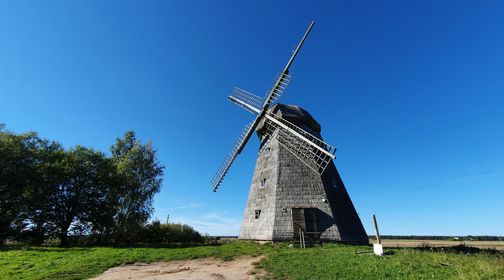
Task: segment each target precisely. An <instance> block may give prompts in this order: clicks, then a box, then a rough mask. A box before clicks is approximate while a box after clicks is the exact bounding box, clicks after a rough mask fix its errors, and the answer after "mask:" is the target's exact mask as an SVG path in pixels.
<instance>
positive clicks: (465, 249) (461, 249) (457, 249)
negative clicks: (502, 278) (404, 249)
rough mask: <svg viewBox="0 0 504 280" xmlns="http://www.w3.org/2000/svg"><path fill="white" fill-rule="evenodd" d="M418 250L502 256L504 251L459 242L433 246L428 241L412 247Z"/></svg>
mask: <svg viewBox="0 0 504 280" xmlns="http://www.w3.org/2000/svg"><path fill="white" fill-rule="evenodd" d="M413 249H415V250H419V251H429V252H443V253H453V254H467V255H472V254H488V255H499V256H504V251H501V250H497V249H480V248H476V247H471V246H466V245H465V244H460V245H457V246H448V247H433V246H431V245H430V244H429V243H423V244H422V245H420V246H419V247H416V248H413Z"/></svg>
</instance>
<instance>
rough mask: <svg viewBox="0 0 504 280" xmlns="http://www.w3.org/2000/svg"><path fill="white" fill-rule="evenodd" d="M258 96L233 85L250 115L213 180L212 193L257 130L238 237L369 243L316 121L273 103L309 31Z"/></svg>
mask: <svg viewBox="0 0 504 280" xmlns="http://www.w3.org/2000/svg"><path fill="white" fill-rule="evenodd" d="M313 24H314V22H312V23H311V24H310V26H309V27H308V30H307V31H306V32H305V34H304V36H303V38H302V39H301V41H300V42H299V44H298V46H297V48H296V49H295V51H294V53H293V54H292V56H291V58H290V59H289V61H288V62H287V65H286V66H285V68H284V69H283V71H282V72H281V73H280V74H279V75H278V77H277V79H276V82H275V84H274V85H273V87H272V89H271V90H270V91H269V92H268V94H267V95H266V97H265V99H262V98H260V97H258V96H256V95H254V94H252V93H249V92H247V91H244V90H241V89H238V88H234V89H233V92H232V94H231V96H229V100H230V101H232V102H233V103H235V104H237V105H239V106H241V107H242V108H244V109H246V110H247V111H249V112H251V113H252V114H254V115H255V119H254V120H253V121H252V122H251V123H250V124H248V125H247V126H245V128H244V130H243V132H242V133H241V135H240V137H239V139H238V141H237V142H236V144H235V145H234V147H233V149H232V150H231V152H230V153H229V154H228V156H227V157H226V159H225V160H224V162H223V164H222V166H221V167H220V168H219V170H218V171H217V173H216V174H215V176H214V177H213V179H212V180H211V182H212V185H213V190H214V191H216V190H217V188H218V187H219V185H220V184H221V182H222V180H223V178H224V176H225V175H226V173H227V172H228V171H229V168H230V167H231V164H232V163H233V161H234V160H235V159H236V157H237V156H238V154H240V152H241V151H242V150H243V148H244V147H245V145H246V143H247V141H248V140H249V139H250V137H251V136H252V134H253V132H254V131H256V132H257V134H258V136H259V138H260V140H261V146H260V147H261V148H260V150H259V154H258V157H257V161H256V166H255V171H254V176H253V181H252V185H251V188H250V193H249V198H248V202H247V206H246V208H245V213H244V218H243V223H242V226H241V229H240V239H250V240H272V241H282V240H293V239H295V240H296V239H298V238H308V239H311V240H318V239H322V240H328V241H341V242H348V243H365V244H367V243H368V237H367V234H366V232H365V230H364V227H363V226H362V223H361V221H360V219H359V217H358V215H357V212H356V211H355V208H354V206H353V204H352V201H351V200H350V197H349V196H348V193H347V191H346V189H345V186H344V185H343V182H342V180H341V178H340V176H339V174H338V171H337V170H336V167H335V165H334V162H333V161H332V160H333V159H334V158H335V156H334V153H335V151H336V149H335V148H334V147H332V146H330V145H329V144H327V143H325V142H324V141H323V140H322V137H321V135H320V131H321V130H320V125H319V124H318V122H317V121H315V119H314V118H313V117H312V116H311V115H310V114H309V113H308V112H307V111H305V110H303V109H301V108H300V107H298V106H294V105H284V104H280V103H276V104H274V106H271V105H272V103H274V102H275V101H276V100H278V98H279V97H280V96H281V95H282V93H283V92H284V91H285V88H286V86H287V84H288V83H289V80H290V75H289V68H290V66H291V65H292V62H293V61H294V59H295V57H296V55H297V54H298V52H299V50H300V49H301V46H302V45H303V43H304V41H305V39H306V37H307V36H308V34H309V33H310V31H311V29H312V27H313Z"/></svg>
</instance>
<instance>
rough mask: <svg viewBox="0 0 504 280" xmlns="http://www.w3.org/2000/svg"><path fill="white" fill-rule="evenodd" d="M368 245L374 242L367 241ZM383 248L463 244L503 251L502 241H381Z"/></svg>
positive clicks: (503, 244)
mask: <svg viewBox="0 0 504 280" xmlns="http://www.w3.org/2000/svg"><path fill="white" fill-rule="evenodd" d="M369 242H370V243H372V242H374V241H371V240H370V241H369ZM382 244H383V247H385V248H387V247H388V248H397V247H399V248H404V247H407V248H412V247H421V246H424V245H429V246H431V247H451V246H457V245H461V244H464V245H466V246H471V247H476V248H480V249H495V250H504V241H454V240H410V239H383V240H382Z"/></svg>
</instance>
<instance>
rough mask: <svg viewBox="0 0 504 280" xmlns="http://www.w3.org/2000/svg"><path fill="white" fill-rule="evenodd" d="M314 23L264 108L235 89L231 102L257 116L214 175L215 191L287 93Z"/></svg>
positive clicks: (248, 94)
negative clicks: (292, 71) (292, 70)
mask: <svg viewBox="0 0 504 280" xmlns="http://www.w3.org/2000/svg"><path fill="white" fill-rule="evenodd" d="M313 24H314V22H313V21H312V22H311V24H310V26H309V27H308V29H307V30H306V32H305V34H304V35H303V38H302V39H301V41H300V42H299V44H298V45H297V47H296V49H295V50H294V53H293V54H292V56H291V57H290V59H289V61H288V62H287V64H286V65H285V68H284V69H283V71H282V72H281V73H280V74H279V75H278V77H277V79H276V82H275V83H274V85H273V87H272V88H271V90H270V91H268V94H267V96H266V98H265V99H264V103H263V104H262V106H258V105H257V104H258V102H259V104H260V102H262V100H261V99H259V97H257V96H255V95H253V94H252V93H249V92H247V91H244V90H241V89H238V88H235V90H233V92H232V94H231V96H229V100H231V101H232V102H233V103H236V104H237V105H239V106H241V107H243V108H244V109H246V110H247V111H249V112H252V113H254V114H256V118H255V120H254V121H253V122H252V123H250V124H249V125H247V126H246V127H245V128H244V130H243V132H242V134H241V135H240V138H239V139H238V141H237V142H236V144H235V146H234V147H233V149H232V150H231V152H230V153H229V154H228V156H227V157H226V159H225V160H224V162H223V163H222V165H221V167H220V168H219V169H218V170H217V173H216V174H215V175H214V177H213V178H212V180H211V183H212V185H213V191H214V192H215V191H216V190H217V188H218V187H219V185H220V184H221V182H222V179H223V178H224V176H226V173H227V172H228V171H229V168H230V167H231V164H232V163H233V161H234V160H235V159H236V157H237V156H238V154H240V152H241V151H242V149H243V148H244V147H245V144H246V143H247V141H248V140H249V139H250V136H251V135H252V133H253V131H254V130H255V128H256V127H257V125H258V124H259V122H261V120H262V119H263V118H264V117H265V116H266V115H267V113H266V112H267V110H268V108H269V106H270V105H271V103H272V102H274V101H276V100H277V99H278V98H279V97H280V96H281V95H282V93H283V92H284V91H285V88H286V86H287V84H288V83H289V81H290V76H289V68H290V66H291V65H292V62H294V59H295V58H296V55H297V54H298V53H299V50H300V49H301V46H302V45H303V43H304V41H305V40H306V37H308V34H309V33H310V31H311V29H312V27H313Z"/></svg>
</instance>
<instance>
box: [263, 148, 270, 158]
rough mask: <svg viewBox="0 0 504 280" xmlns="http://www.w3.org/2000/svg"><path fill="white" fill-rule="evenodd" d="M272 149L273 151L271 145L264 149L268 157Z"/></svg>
mask: <svg viewBox="0 0 504 280" xmlns="http://www.w3.org/2000/svg"><path fill="white" fill-rule="evenodd" d="M270 151H271V148H270V147H267V148H266V149H264V156H266V157H267V156H269V154H270Z"/></svg>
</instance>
